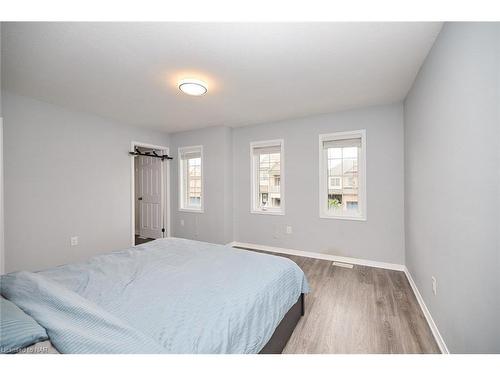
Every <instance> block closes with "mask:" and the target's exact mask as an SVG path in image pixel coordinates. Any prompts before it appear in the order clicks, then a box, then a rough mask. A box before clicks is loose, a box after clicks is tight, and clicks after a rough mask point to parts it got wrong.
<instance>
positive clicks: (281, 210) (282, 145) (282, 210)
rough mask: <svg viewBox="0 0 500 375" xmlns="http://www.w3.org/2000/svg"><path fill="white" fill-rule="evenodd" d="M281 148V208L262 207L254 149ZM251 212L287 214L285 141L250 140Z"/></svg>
mask: <svg viewBox="0 0 500 375" xmlns="http://www.w3.org/2000/svg"><path fill="white" fill-rule="evenodd" d="M276 146H278V147H279V148H280V185H279V186H280V207H279V209H262V208H259V207H258V206H257V192H258V190H257V183H258V179H257V169H256V162H255V155H254V149H256V148H261V147H276ZM250 185H251V186H250V213H252V214H261V215H285V141H284V140H283V139H272V140H267V141H254V142H250Z"/></svg>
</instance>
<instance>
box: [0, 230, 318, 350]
mask: <svg viewBox="0 0 500 375" xmlns="http://www.w3.org/2000/svg"><path fill="white" fill-rule="evenodd" d="M308 290H309V288H308V285H307V280H306V278H305V275H304V273H303V272H302V270H301V269H300V268H299V267H298V266H297V265H296V264H295V263H294V262H292V261H291V260H289V259H287V258H284V257H276V256H272V255H268V254H261V253H256V252H252V251H246V250H241V249H233V248H232V247H230V246H222V245H215V244H209V243H204V242H198V241H192V240H186V239H178V238H168V239H160V240H156V241H152V242H149V243H146V244H143V245H140V246H135V247H133V248H130V249H126V250H121V251H116V252H113V253H110V254H106V255H100V256H96V257H94V258H91V259H90V260H88V261H87V262H83V263H78V264H69V265H64V266H60V267H55V268H52V269H48V270H44V271H39V272H35V273H33V272H25V271H23V272H16V273H11V274H8V275H4V276H2V279H1V294H2V295H3V296H4V297H6V298H7V299H9V300H10V301H11V302H13V303H14V304H16V305H17V306H18V307H20V308H21V309H22V310H23V311H24V312H25V313H27V314H28V315H29V316H31V317H33V318H34V319H35V320H36V321H37V322H38V323H39V324H40V325H41V326H42V327H44V328H45V330H46V331H47V335H48V337H49V338H50V345H52V346H53V347H54V348H55V349H56V350H57V351H59V352H61V353H280V352H281V351H282V349H283V348H284V346H285V344H286V341H287V340H288V338H289V337H290V335H291V334H292V332H293V329H294V327H295V325H296V324H297V322H298V320H299V319H300V317H301V315H303V314H304V311H305V310H304V293H307V292H308Z"/></svg>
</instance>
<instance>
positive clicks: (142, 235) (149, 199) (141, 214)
mask: <svg viewBox="0 0 500 375" xmlns="http://www.w3.org/2000/svg"><path fill="white" fill-rule="evenodd" d="M131 151H132V152H134V151H139V152H140V153H141V154H145V155H137V156H134V157H132V158H131V159H132V160H131V168H132V181H131V191H132V194H131V197H132V207H131V209H132V210H131V212H132V217H131V233H132V236H131V244H132V246H135V245H140V244H143V243H146V242H149V241H153V240H155V239H158V238H163V237H169V236H170V215H169V208H170V189H169V175H170V173H169V172H170V166H169V161H168V159H162V158H158V157H153V156H148V155H147V154H148V153H149V154H150V155H168V147H164V146H156V145H150V144H145V143H140V142H132V144H131Z"/></svg>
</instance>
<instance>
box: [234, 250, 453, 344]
mask: <svg viewBox="0 0 500 375" xmlns="http://www.w3.org/2000/svg"><path fill="white" fill-rule="evenodd" d="M227 246H232V247H243V248H247V249H252V250H261V251H267V252H273V253H279V254H287V255H296V256H301V257H307V258H314V259H323V260H329V261H333V262H343V263H352V264H357V265H360V266H368V267H376V268H385V269H388V270H395V271H403V272H404V273H405V275H406V278H407V279H408V282H409V283H410V286H411V288H412V290H413V293H414V294H415V298H416V299H417V301H418V304H419V305H420V308H421V309H422V312H423V314H424V316H425V319H426V320H427V324H428V325H429V328H430V329H431V331H432V334H433V335H434V339H435V340H436V343H437V345H438V346H439V349H440V350H441V353H443V354H449V353H450V352H449V350H448V347H447V346H446V343H445V342H444V340H443V337H442V336H441V333H440V332H439V330H438V328H437V326H436V323H435V322H434V319H432V316H431V313H430V312H429V309H428V308H427V306H426V305H425V302H424V299H423V298H422V295H421V294H420V292H419V291H418V288H417V285H416V284H415V281H414V280H413V278H412V277H411V274H410V272H409V271H408V268H406V266H405V265H403V264H395V263H385V262H377V261H374V260H367V259H359V258H350V257H343V256H338V255H330V254H322V253H314V252H309V251H302V250H294V249H285V248H282V247H273V246H266V245H257V244H251V243H244V242H237V241H233V242H230V243H228V244H227Z"/></svg>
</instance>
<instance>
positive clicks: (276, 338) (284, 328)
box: [259, 293, 305, 354]
mask: <svg viewBox="0 0 500 375" xmlns="http://www.w3.org/2000/svg"><path fill="white" fill-rule="evenodd" d="M304 313H305V302H304V293H302V294H301V295H300V297H299V299H298V300H297V302H296V303H295V304H294V305H293V306H292V307H291V308H290V310H288V312H287V313H286V315H285V316H284V318H283V320H282V321H281V323H280V324H279V325H278V327H276V330H275V331H274V333H273V335H272V336H271V338H270V339H269V341H268V342H267V344H266V346H264V348H262V350H261V351H260V352H259V354H281V352H283V349H285V346H286V343H287V342H288V340H289V339H290V336H292V333H293V330H294V329H295V327H296V326H297V323H298V322H299V320H300V318H301V317H302V316H304Z"/></svg>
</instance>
